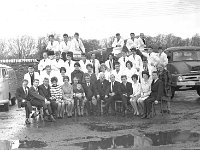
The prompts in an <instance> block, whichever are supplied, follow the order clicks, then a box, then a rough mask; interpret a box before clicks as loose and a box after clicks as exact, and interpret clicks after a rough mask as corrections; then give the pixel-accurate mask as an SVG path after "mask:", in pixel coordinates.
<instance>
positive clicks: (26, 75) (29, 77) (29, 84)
mask: <svg viewBox="0 0 200 150" xmlns="http://www.w3.org/2000/svg"><path fill="white" fill-rule="evenodd" d="M24 79H26V80H28V87H29V88H30V87H31V86H32V85H31V76H30V73H29V72H28V73H26V74H25V75H24ZM34 79H38V80H39V79H40V75H39V73H38V72H34Z"/></svg>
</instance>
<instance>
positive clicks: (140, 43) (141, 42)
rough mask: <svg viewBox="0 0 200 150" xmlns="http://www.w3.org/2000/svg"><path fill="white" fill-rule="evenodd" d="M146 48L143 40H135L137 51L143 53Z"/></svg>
mask: <svg viewBox="0 0 200 150" xmlns="http://www.w3.org/2000/svg"><path fill="white" fill-rule="evenodd" d="M145 47H146V45H145V43H144V42H143V40H142V39H141V38H140V37H139V38H138V39H137V49H139V50H140V51H144V48H145Z"/></svg>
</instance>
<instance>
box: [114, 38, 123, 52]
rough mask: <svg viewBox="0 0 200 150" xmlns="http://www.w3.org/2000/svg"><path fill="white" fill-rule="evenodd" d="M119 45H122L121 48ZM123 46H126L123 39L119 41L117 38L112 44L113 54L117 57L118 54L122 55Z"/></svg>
mask: <svg viewBox="0 0 200 150" xmlns="http://www.w3.org/2000/svg"><path fill="white" fill-rule="evenodd" d="M117 45H120V47H117ZM123 46H124V40H123V39H122V38H120V39H119V41H118V40H117V38H115V39H114V42H113V44H112V47H113V54H114V55H117V54H119V53H121V52H122V48H123Z"/></svg>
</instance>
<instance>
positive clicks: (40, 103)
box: [28, 79, 53, 121]
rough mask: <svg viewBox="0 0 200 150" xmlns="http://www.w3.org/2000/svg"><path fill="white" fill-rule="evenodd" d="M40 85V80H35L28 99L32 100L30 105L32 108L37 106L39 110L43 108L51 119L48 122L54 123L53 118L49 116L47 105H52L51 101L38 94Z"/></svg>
mask: <svg viewBox="0 0 200 150" xmlns="http://www.w3.org/2000/svg"><path fill="white" fill-rule="evenodd" d="M38 85H39V80H38V79H34V81H33V86H32V87H30V88H29V91H28V99H29V100H30V103H31V105H32V106H36V107H37V108H42V107H43V110H44V112H45V113H46V114H47V115H48V116H49V118H48V119H47V120H46V121H49V120H51V121H53V120H52V118H53V116H52V115H51V114H49V111H48V108H47V105H49V104H50V102H49V101H47V99H46V98H45V97H43V96H41V95H40V94H39V92H38Z"/></svg>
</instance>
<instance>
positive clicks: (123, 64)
mask: <svg viewBox="0 0 200 150" xmlns="http://www.w3.org/2000/svg"><path fill="white" fill-rule="evenodd" d="M127 61H128V57H127V56H126V57H123V56H122V57H120V58H119V59H118V62H119V63H120V70H125V68H126V62H127Z"/></svg>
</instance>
